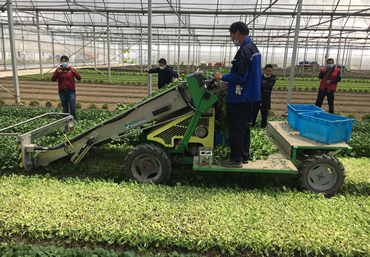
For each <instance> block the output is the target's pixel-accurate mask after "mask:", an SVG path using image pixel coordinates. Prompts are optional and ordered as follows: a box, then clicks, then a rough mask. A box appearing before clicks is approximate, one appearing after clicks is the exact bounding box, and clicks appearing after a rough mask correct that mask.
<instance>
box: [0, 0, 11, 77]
mask: <svg viewBox="0 0 370 257" xmlns="http://www.w3.org/2000/svg"><path fill="white" fill-rule="evenodd" d="M8 1H10V0H8ZM1 35H2V41H3V60H4V70H8V68H7V67H6V52H5V35H4V27H3V25H1Z"/></svg>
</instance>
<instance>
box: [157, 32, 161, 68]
mask: <svg viewBox="0 0 370 257" xmlns="http://www.w3.org/2000/svg"><path fill="white" fill-rule="evenodd" d="M157 33H158V31H157ZM160 47H161V46H160V44H159V36H158V49H157V50H158V53H157V62H158V61H159V59H160V58H161V49H160Z"/></svg>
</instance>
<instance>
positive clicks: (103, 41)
mask: <svg viewBox="0 0 370 257" xmlns="http://www.w3.org/2000/svg"><path fill="white" fill-rule="evenodd" d="M103 65H105V42H104V39H103Z"/></svg>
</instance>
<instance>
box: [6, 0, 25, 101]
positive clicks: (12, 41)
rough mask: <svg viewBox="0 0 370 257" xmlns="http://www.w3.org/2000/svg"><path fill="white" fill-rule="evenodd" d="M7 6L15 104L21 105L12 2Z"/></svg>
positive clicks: (9, 1) (8, 1)
mask: <svg viewBox="0 0 370 257" xmlns="http://www.w3.org/2000/svg"><path fill="white" fill-rule="evenodd" d="M6 4H7V11H8V30H9V41H10V52H11V57H12V73H13V83H14V94H15V102H16V103H20V102H21V97H20V93H19V82H18V70H17V58H16V53H15V39H14V26H13V7H12V1H11V0H7V3H6ZM3 36H4V33H3Z"/></svg>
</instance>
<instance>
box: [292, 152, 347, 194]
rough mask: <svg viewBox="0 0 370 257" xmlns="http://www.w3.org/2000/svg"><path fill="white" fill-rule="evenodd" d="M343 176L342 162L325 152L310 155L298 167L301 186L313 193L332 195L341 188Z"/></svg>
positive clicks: (344, 174) (344, 173) (344, 176)
mask: <svg viewBox="0 0 370 257" xmlns="http://www.w3.org/2000/svg"><path fill="white" fill-rule="evenodd" d="M345 178H346V172H345V170H344V167H343V164H342V163H341V162H340V161H339V160H338V159H337V158H335V157H334V156H331V155H327V154H322V155H313V156H310V157H308V158H307V159H306V160H304V161H302V163H301V165H300V166H299V167H298V181H299V183H300V185H301V187H302V188H303V189H306V190H309V191H311V192H313V193H322V194H324V195H326V196H333V195H335V194H336V193H338V192H339V191H340V190H341V189H342V186H343V184H344V181H345Z"/></svg>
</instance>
